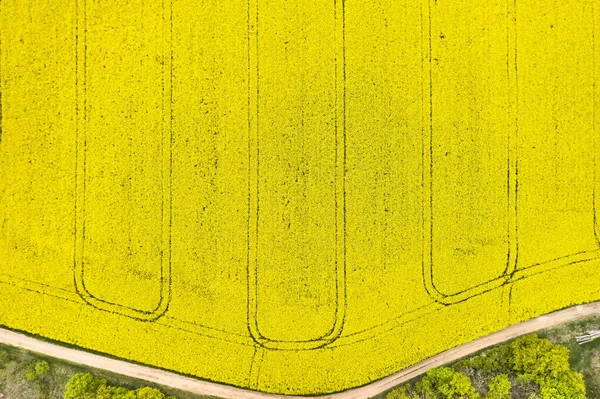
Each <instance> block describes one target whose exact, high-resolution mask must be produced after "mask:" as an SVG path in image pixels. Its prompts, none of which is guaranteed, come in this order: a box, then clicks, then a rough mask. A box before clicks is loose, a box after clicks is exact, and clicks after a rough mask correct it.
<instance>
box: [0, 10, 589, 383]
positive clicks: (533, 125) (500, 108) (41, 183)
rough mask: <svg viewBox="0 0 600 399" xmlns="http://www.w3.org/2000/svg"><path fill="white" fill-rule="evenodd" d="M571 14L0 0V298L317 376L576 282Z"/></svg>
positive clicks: (582, 246)
mask: <svg viewBox="0 0 600 399" xmlns="http://www.w3.org/2000/svg"><path fill="white" fill-rule="evenodd" d="M596 38H600V0H561V1H549V0H508V1H507V0H462V1H449V0H421V1H409V0H374V1H353V0H345V1H344V0H297V1H287V0H270V1H267V0H243V1H242V0H145V1H142V0H1V1H0V43H1V44H0V45H1V49H0V77H1V79H0V94H1V97H0V99H1V100H0V103H1V108H0V109H1V111H0V112H1V113H0V115H1V118H0V119H1V125H0V129H1V130H0V134H1V136H0V287H1V291H0V324H2V325H3V326H6V327H9V328H12V329H16V330H22V331H26V332H28V333H32V334H37V335H41V336H43V337H47V338H49V339H52V340H56V341H61V342H64V343H67V344H71V345H76V346H78V347H81V348H85V349H88V350H92V351H96V352H100V353H105V354H108V355H111V356H116V357H119V358H123V359H128V360H131V361H134V362H138V363H143V364H148V365H152V366H156V367H160V368H164V369H168V370H173V371H176V372H179V373H183V374H187V375H192V376H197V377H200V378H202V379H206V380H211V381H216V382H221V383H225V384H231V385H235V386H240V387H245V388H251V389H255V390H260V391H265V392H276V393H292V394H319V393H328V392H335V391H341V390H345V389H348V388H352V387H357V386H360V385H363V384H367V383H369V382H370V381H374V380H376V379H379V378H382V377H384V376H386V375H389V374H391V373H394V372H396V371H399V370H401V369H403V368H405V367H408V366H410V365H412V364H414V363H416V362H419V361H421V360H423V359H426V358H428V357H430V356H432V355H434V354H436V353H439V352H441V351H443V350H446V349H449V348H451V347H454V346H457V345H459V344H462V343H465V342H468V341H470V340H473V339H475V338H478V337H481V336H483V335H486V334H489V333H491V332H494V331H497V330H500V329H502V328H504V327H506V326H508V325H510V324H514V323H517V322H520V321H523V320H527V319H529V318H532V317H535V316H537V315H540V314H544V313H548V312H551V311H553V310H557V309H560V308H563V307H567V306H570V305H573V304H580V303H584V302H589V301H594V300H598V299H600V214H599V213H598V206H600V205H598V202H600V130H597V128H596V127H597V126H598V123H599V121H598V120H597V118H596V113H597V110H600V104H599V103H598V99H599V96H598V94H597V90H596V77H597V75H598V74H599V73H600V56H599V54H600V42H598V41H597V40H596ZM597 205H598V206H597Z"/></svg>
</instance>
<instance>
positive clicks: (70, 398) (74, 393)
mask: <svg viewBox="0 0 600 399" xmlns="http://www.w3.org/2000/svg"><path fill="white" fill-rule="evenodd" d="M105 386H106V380H104V379H101V378H96V377H94V376H93V375H91V374H90V373H76V374H74V375H73V376H72V377H71V378H70V379H69V381H68V382H67V385H66V387H65V393H64V395H63V398H64V399H96V398H97V393H98V391H99V389H100V387H105Z"/></svg>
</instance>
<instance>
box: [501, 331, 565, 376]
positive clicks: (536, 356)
mask: <svg viewBox="0 0 600 399" xmlns="http://www.w3.org/2000/svg"><path fill="white" fill-rule="evenodd" d="M510 351H511V358H512V359H511V360H512V365H513V367H512V368H513V370H514V371H516V372H518V373H520V374H522V375H524V376H525V377H527V378H529V379H531V380H533V381H535V380H536V379H538V378H540V377H557V376H558V375H559V374H560V373H564V372H566V371H568V370H570V369H571V366H570V364H569V349H568V348H566V347H564V346H560V345H554V344H553V343H552V342H550V341H549V340H547V339H545V338H538V336H537V335H536V334H529V335H525V336H523V337H521V338H519V339H517V340H515V341H514V342H512V343H511V344H510Z"/></svg>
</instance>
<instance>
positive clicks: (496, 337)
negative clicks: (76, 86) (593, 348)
mask: <svg viewBox="0 0 600 399" xmlns="http://www.w3.org/2000/svg"><path fill="white" fill-rule="evenodd" d="M592 315H600V302H594V303H590V304H586V305H579V306H574V307H572V308H568V309H564V310H560V311H558V312H554V313H550V314H548V315H544V316H540V317H538V318H535V319H532V320H528V321H525V322H522V323H519V324H515V325H513V326H510V327H507V328H505V329H504V330H501V331H498V332H495V333H493V334H490V335H488V336H485V337H482V338H479V339H476V340H475V341H471V342H469V343H466V344H464V345H461V346H458V347H456V348H452V349H449V350H447V351H445V352H442V353H440V354H438V355H436V356H434V357H431V358H429V359H427V360H424V361H422V362H420V363H417V364H415V365H414V366H412V367H409V368H407V369H404V370H402V371H399V372H398V373H396V374H393V375H391V376H389V377H386V378H384V379H381V380H379V381H375V382H372V383H370V384H368V385H365V386H362V387H360V388H355V389H351V390H348V391H344V392H340V393H335V394H330V395H323V396H318V398H321V399H325V398H331V399H354V398H369V397H372V396H375V395H377V394H378V393H381V392H383V391H385V390H387V389H389V388H392V387H394V386H396V385H398V384H401V383H403V382H405V381H408V380H410V379H411V378H414V377H416V376H418V375H420V374H423V373H425V372H426V371H427V370H429V369H431V368H434V367H438V366H441V365H444V364H446V363H449V362H451V361H454V360H457V359H460V358H461V357H464V356H466V355H469V354H471V353H474V352H477V351H479V350H481V349H484V348H487V347H489V346H493V345H496V344H498V343H501V342H504V341H507V340H510V339H512V338H516V337H518V336H521V335H523V334H527V333H530V332H534V331H537V330H539V329H542V328H547V327H553V326H556V325H559V324H562V323H565V322H569V321H573V320H577V319H582V318H585V317H588V316H592ZM582 332H583V331H582ZM0 342H2V343H5V344H8V345H11V346H16V347H19V348H23V349H27V350H30V351H33V352H37V353H41V354H44V355H46V356H50V357H55V358H59V359H64V360H66V361H69V362H73V363H78V364H82V365H86V366H89V367H95V368H98V369H103V370H108V371H112V372H115V373H119V374H123V375H127V376H130V377H134V378H139V379H142V380H146V381H150V382H154V383H157V384H161V385H164V386H169V387H173V388H177V389H181V390H185V391H190V392H193V393H197V394H201V395H211V396H219V397H222V398H230V399H276V398H280V399H281V398H288V399H289V398H293V396H286V395H274V394H266V393H260V392H255V391H249V390H245V389H241V388H235V387H231V386H226V385H221V384H217V383H212V382H206V381H199V380H195V379H193V378H189V377H184V376H181V375H178V374H175V373H171V372H168V371H163V370H157V369H153V368H150V367H145V366H139V365H136V364H131V363H128V362H125V361H121V360H115V359H110V358H106V357H102V356H98V355H95V354H92V353H88V352H85V351H82V350H75V349H70V348H64V347H62V346H60V345H55V344H51V343H48V342H44V341H40V340H38V339H35V338H31V337H28V336H26V335H23V334H19V333H15V332H13V331H9V330H5V329H0ZM298 398H300V397H298ZM302 398H304V399H306V398H310V397H307V396H303V397H302Z"/></svg>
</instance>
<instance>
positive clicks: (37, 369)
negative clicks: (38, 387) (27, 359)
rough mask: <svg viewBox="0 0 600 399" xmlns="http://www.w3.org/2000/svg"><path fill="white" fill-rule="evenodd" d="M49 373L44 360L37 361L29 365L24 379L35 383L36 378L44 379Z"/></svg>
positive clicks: (47, 365)
mask: <svg viewBox="0 0 600 399" xmlns="http://www.w3.org/2000/svg"><path fill="white" fill-rule="evenodd" d="M49 371H50V365H49V364H48V362H47V361H45V360H37V361H35V362H33V363H31V364H30V365H29V369H27V374H26V375H25V377H27V379H28V380H29V381H35V380H37V379H38V378H42V377H45V376H46V375H48V372H49Z"/></svg>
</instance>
